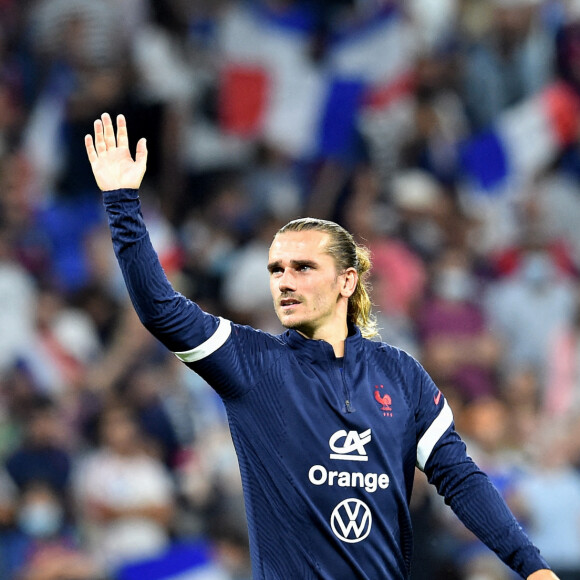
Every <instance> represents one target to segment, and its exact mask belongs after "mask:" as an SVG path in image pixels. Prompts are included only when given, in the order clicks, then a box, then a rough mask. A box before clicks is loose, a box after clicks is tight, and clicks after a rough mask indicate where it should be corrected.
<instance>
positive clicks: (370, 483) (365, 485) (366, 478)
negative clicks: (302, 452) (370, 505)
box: [308, 465, 390, 493]
mask: <svg viewBox="0 0 580 580" xmlns="http://www.w3.org/2000/svg"><path fill="white" fill-rule="evenodd" d="M308 480H309V481H310V483H312V484H313V485H325V484H326V485H328V486H330V487H332V486H333V485H336V486H338V487H353V488H360V489H364V490H365V491H367V492H369V493H374V492H375V491H377V489H387V487H389V483H390V480H389V476H388V475H387V474H386V473H361V472H358V471H355V472H352V471H334V470H329V469H326V467H324V465H313V466H312V467H311V468H310V470H309V471H308Z"/></svg>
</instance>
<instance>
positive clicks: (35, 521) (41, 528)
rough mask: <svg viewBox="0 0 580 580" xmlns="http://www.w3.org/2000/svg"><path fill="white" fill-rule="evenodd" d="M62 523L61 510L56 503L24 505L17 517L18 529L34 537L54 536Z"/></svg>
mask: <svg viewBox="0 0 580 580" xmlns="http://www.w3.org/2000/svg"><path fill="white" fill-rule="evenodd" d="M61 523H62V509H61V508H60V506H59V505H58V504H56V503H52V502H42V503H41V502H37V503H31V504H28V505H25V506H24V507H23V508H22V509H21V510H20V513H19V515H18V524H19V526H20V529H21V530H22V531H23V532H25V533H26V534H28V535H30V536H34V537H42V538H44V537H48V536H52V535H53V534H55V533H56V532H57V531H58V530H59V528H60V526H61Z"/></svg>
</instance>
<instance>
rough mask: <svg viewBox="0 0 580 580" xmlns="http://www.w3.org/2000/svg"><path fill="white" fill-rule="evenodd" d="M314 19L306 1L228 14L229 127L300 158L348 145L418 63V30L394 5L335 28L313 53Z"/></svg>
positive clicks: (222, 107) (223, 115)
mask: <svg viewBox="0 0 580 580" xmlns="http://www.w3.org/2000/svg"><path fill="white" fill-rule="evenodd" d="M314 29H315V21H314V19H313V18H312V17H311V15H310V14H309V13H308V12H306V11H305V10H304V8H302V7H300V6H298V5H297V6H296V7H295V8H294V9H290V10H289V11H288V12H285V13H283V14H276V13H273V12H269V11H267V10H266V9H265V8H263V7H260V6H259V5H256V4H254V5H244V4H239V5H237V6H235V7H234V8H233V9H231V10H230V11H229V12H228V14H227V15H226V16H225V19H224V21H223V26H222V27H221V35H220V38H219V39H218V42H219V46H220V53H221V55H222V59H223V61H222V70H221V82H220V95H219V112H220V123H221V127H222V129H223V130H224V131H226V132H227V133H230V134H235V135H238V136H243V137H247V138H261V139H264V140H266V141H268V142H271V143H273V144H275V145H276V146H277V147H279V148H280V149H281V150H282V151H284V152H285V153H287V154H288V155H290V156H291V157H293V158H296V159H309V158H314V157H316V156H331V157H332V156H341V155H343V154H345V153H347V152H348V150H349V148H350V147H351V145H352V143H353V140H354V137H355V134H356V124H357V120H358V115H359V113H360V112H361V110H363V109H364V108H365V107H369V106H370V107H376V106H377V105H380V104H381V102H382V100H383V101H384V99H385V97H388V98H392V95H393V93H394V91H393V90H392V89H391V85H392V84H394V85H395V86H396V87H397V90H398V89H400V87H401V86H402V83H401V79H402V78H407V77H408V72H409V69H410V67H411V66H412V62H413V56H412V55H413V51H414V48H413V41H412V35H410V34H409V32H408V26H407V24H406V22H405V21H404V19H403V17H402V16H401V14H400V13H399V12H398V11H397V10H396V9H395V8H394V7H392V6H388V5H387V7H386V8H384V9H383V10H381V11H380V12H378V13H376V14H374V15H373V16H372V17H370V18H368V19H366V20H365V21H364V22H361V23H359V24H358V25H356V26H352V27H350V28H349V29H348V30H343V31H340V32H339V33H337V34H335V35H334V36H333V37H332V38H331V39H330V43H329V47H328V49H327V52H326V54H325V56H324V58H323V59H322V61H316V60H314V59H313V58H312V55H311V47H312V33H313V31H314Z"/></svg>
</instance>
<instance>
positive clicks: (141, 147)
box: [135, 137, 147, 164]
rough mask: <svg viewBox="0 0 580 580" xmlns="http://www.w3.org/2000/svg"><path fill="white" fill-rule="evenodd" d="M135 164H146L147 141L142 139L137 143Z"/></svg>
mask: <svg viewBox="0 0 580 580" xmlns="http://www.w3.org/2000/svg"><path fill="white" fill-rule="evenodd" d="M135 162H136V163H139V164H145V163H146V162H147V141H146V140H145V138H144V137H142V138H141V139H139V141H138V142H137V150H136V151H135Z"/></svg>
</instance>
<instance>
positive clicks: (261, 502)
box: [104, 190, 548, 580]
mask: <svg viewBox="0 0 580 580" xmlns="http://www.w3.org/2000/svg"><path fill="white" fill-rule="evenodd" d="M104 202H105V207H106V210H107V213H108V216H109V224H110V227H111V232H112V237H113V244H114V249H115V253H116V255H117V258H118V261H119V264H120V266H121V269H122V271H123V275H124V277H125V282H126V284H127V288H128V290H129V294H130V296H131V299H132V301H133V304H134V307H135V309H136V311H137V313H138V315H139V317H140V319H141V321H142V322H143V324H144V325H145V326H146V327H147V328H148V329H149V330H150V331H151V332H152V333H153V334H154V335H155V336H156V337H157V338H158V339H159V340H160V341H161V342H162V343H163V344H164V345H165V346H166V347H167V348H169V349H170V350H171V351H173V352H174V353H175V354H176V355H177V356H178V357H179V358H180V359H181V360H182V361H184V363H185V364H187V365H188V366H190V367H191V368H192V369H193V370H194V371H195V372H197V373H199V375H200V376H202V377H203V378H204V379H205V380H206V381H207V382H208V383H209V384H210V385H211V386H212V387H213V388H214V389H215V390H216V391H217V392H218V393H219V394H220V396H221V397H222V399H223V401H224V404H225V406H226V409H227V414H228V419H229V425H230V429H231V433H232V438H233V441H234V445H235V448H236V452H237V455H238V461H239V465H240V471H241V476H242V481H243V487H244V497H245V505H246V512H247V519H248V526H249V533H250V551H251V557H252V568H253V575H254V577H255V578H257V579H267V580H309V579H315V578H317V579H326V580H351V579H355V578H356V579H368V580H378V579H388V580H404V579H406V578H408V577H409V566H410V559H411V551H412V530H411V522H410V513H409V507H408V504H409V500H410V497H411V489H412V483H413V477H414V470H415V467H416V466H418V467H419V468H420V469H422V470H423V471H424V472H425V473H426V475H427V477H428V479H429V481H430V482H431V483H433V484H434V485H435V486H436V487H437V490H438V492H439V493H440V494H441V495H443V496H444V497H445V501H446V502H447V503H448V504H449V505H450V506H451V507H452V509H453V510H454V511H455V513H456V514H457V515H458V516H459V517H460V518H461V520H462V521H463V522H464V523H465V525H466V526H467V527H468V528H470V529H471V530H472V531H474V532H475V534H476V535H477V536H478V537H479V538H480V539H481V540H482V541H484V542H485V543H486V544H487V545H488V546H489V547H490V548H491V549H493V550H494V551H495V552H496V553H497V554H498V556H499V557H500V558H501V559H502V560H503V561H504V562H506V563H507V564H508V565H509V566H510V567H512V568H513V569H514V570H516V571H517V572H519V573H520V574H521V575H522V576H523V577H526V576H527V575H529V574H530V573H531V572H533V571H535V570H537V569H539V568H547V567H548V566H547V564H546V563H545V561H544V560H543V559H542V558H541V556H540V555H539V552H538V550H537V549H536V548H535V547H534V546H533V545H532V544H531V543H530V541H529V540H528V538H527V536H526V535H525V534H524V532H523V531H522V529H521V527H520V526H519V524H518V523H517V522H516V520H515V519H514V517H513V516H512V514H511V513H510V512H509V510H508V509H507V507H506V505H505V504H504V502H503V500H502V499H501V497H500V496H499V495H498V493H497V491H496V490H495V488H494V487H493V486H492V485H491V483H490V481H489V480H488V478H487V476H486V475H485V474H483V473H482V472H481V471H480V470H479V469H478V467H477V466H476V465H475V464H474V463H473V461H472V460H471V459H470V458H469V457H468V455H467V453H466V449H465V445H464V443H463V442H462V441H461V439H460V437H459V436H458V435H457V433H456V432H455V429H454V425H453V415H452V412H451V409H450V408H449V406H448V404H447V402H446V400H445V397H444V396H443V395H442V394H441V392H440V391H439V390H438V388H437V387H436V386H435V385H434V383H433V381H432V380H431V379H430V377H429V376H428V375H427V373H426V372H425V371H424V369H423V368H422V367H421V366H420V364H419V363H418V362H417V361H415V360H414V359H413V358H411V357H410V356H409V355H407V354H406V353H404V352H403V351H401V350H398V349H396V348H394V347H392V346H389V345H387V344H384V343H380V342H374V341H370V340H367V339H364V338H363V337H362V336H361V334H360V331H359V330H358V329H357V328H353V329H352V332H351V334H350V336H349V337H348V338H347V340H346V345H345V355H344V358H343V359H337V358H336V357H335V356H334V352H333V349H332V347H331V346H330V345H329V344H328V343H325V342H323V341H315V340H308V339H306V338H304V337H303V336H302V335H300V334H299V333H298V332H296V331H293V330H288V331H286V332H285V333H283V334H281V335H277V336H274V335H271V334H268V333H265V332H262V331H258V330H255V329H253V328H251V327H248V326H241V325H236V324H233V323H231V322H230V321H227V320H224V319H221V318H218V317H215V316H212V315H210V314H207V313H205V312H203V311H202V310H201V309H200V308H199V307H198V306H197V305H196V304H195V303H194V302H192V301H190V300H188V299H187V298H185V297H184V296H182V295H181V294H179V293H177V292H175V291H174V290H173V288H172V287H171V286H170V284H169V282H168V281H167V279H166V277H165V275H164V273H163V271H162V269H161V266H160V264H159V261H158V258H157V255H156V253H155V251H154V249H153V248H152V246H151V243H150V241H149V236H148V234H147V231H146V228H145V224H144V222H143V219H142V216H141V212H140V205H139V198H138V192H137V191H135V190H118V191H112V192H105V194H104ZM418 549H419V550H420V549H421V547H420V546H419V547H418Z"/></svg>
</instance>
